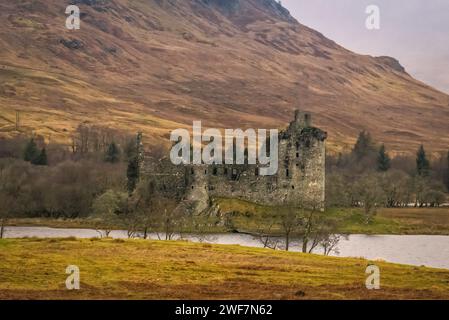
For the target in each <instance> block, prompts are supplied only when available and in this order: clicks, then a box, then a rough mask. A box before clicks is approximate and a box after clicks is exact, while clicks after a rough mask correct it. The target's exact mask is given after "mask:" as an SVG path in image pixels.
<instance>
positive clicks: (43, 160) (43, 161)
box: [31, 148, 48, 166]
mask: <svg viewBox="0 0 449 320" xmlns="http://www.w3.org/2000/svg"><path fill="white" fill-rule="evenodd" d="M31 163H32V164H34V165H37V166H46V165H48V161H47V151H46V150H45V148H42V150H41V153H40V154H39V155H38V156H37V157H36V158H34V160H31Z"/></svg>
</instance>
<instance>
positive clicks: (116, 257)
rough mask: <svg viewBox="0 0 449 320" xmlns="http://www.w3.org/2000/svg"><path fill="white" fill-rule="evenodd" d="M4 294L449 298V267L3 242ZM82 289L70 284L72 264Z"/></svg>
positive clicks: (220, 250) (249, 252)
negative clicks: (370, 278) (371, 268)
mask: <svg viewBox="0 0 449 320" xmlns="http://www.w3.org/2000/svg"><path fill="white" fill-rule="evenodd" d="M0 261H1V264H0V299H429V298H433V299H449V270H438V269H430V268H424V267H412V266H401V265H394V264H389V263H384V262H376V265H378V266H379V267H380V269H381V286H382V288H381V290H378V291H369V290H367V289H366V288H365V285H364V283H365V278H366V275H365V269H366V267H367V265H368V264H369V262H368V261H366V260H363V259H353V258H351V259H349V258H332V257H323V256H317V255H304V254H300V253H289V252H280V251H279V252H277V251H271V250H264V249H254V248H246V247H239V246H223V245H208V244H193V243H186V242H155V241H143V240H132V241H121V242H117V241H113V240H101V241H100V240H96V241H91V240H73V239H70V240H62V239H51V240H46V239H25V240H1V241H0ZM68 265H77V266H79V267H80V270H81V290H80V291H68V290H66V289H65V279H66V277H67V275H66V274H65V268H66V267H67V266H68Z"/></svg>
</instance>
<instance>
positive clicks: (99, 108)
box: [0, 0, 449, 152]
mask: <svg viewBox="0 0 449 320" xmlns="http://www.w3.org/2000/svg"><path fill="white" fill-rule="evenodd" d="M70 3H76V4H78V5H79V7H80V9H81V12H82V22H81V30H78V31H69V30H67V29H66V28H65V19H66V15H65V14H64V11H65V7H66V6H67V5H68V4H70ZM0 18H1V21H2V28H1V29H0V134H2V135H12V134H14V124H13V123H14V119H15V110H16V109H19V110H21V111H22V112H21V114H22V130H34V131H35V132H37V133H40V134H43V135H45V136H46V137H51V139H52V140H54V139H56V140H59V141H67V139H68V138H69V137H70V133H71V132H72V131H73V130H74V129H75V128H76V127H77V125H78V124H79V123H81V122H90V123H95V124H100V125H104V126H110V127H115V128H118V129H123V130H126V131H130V132H135V131H137V130H141V131H143V132H144V134H145V136H146V137H147V139H148V141H149V142H150V141H151V142H152V143H156V141H160V138H162V137H167V134H168V132H169V130H170V129H172V128H178V127H180V126H191V124H192V120H203V122H204V125H207V126H214V127H215V126H217V127H221V128H224V127H226V128H236V127H249V126H251V127H255V128H270V127H279V126H284V125H285V123H286V122H287V121H289V120H290V118H291V117H292V111H293V109H295V108H298V107H300V108H301V109H307V110H310V111H312V112H313V114H314V118H315V123H316V124H317V125H318V126H320V127H322V128H324V129H325V130H327V131H328V132H329V136H330V145H331V148H332V149H334V150H338V149H341V148H343V147H347V146H348V145H350V144H352V143H353V142H354V139H355V137H356V135H357V133H358V132H359V131H360V130H362V129H368V130H369V131H371V132H372V134H373V135H374V137H375V139H376V140H378V141H384V142H386V143H387V146H388V147H389V148H390V149H393V150H396V151H397V152H402V151H405V152H410V151H414V150H415V149H416V148H417V145H418V144H420V143H425V144H426V145H427V146H428V148H429V149H432V151H434V152H436V151H442V150H447V149H448V148H449V125H448V123H449V97H448V96H447V95H445V94H443V93H441V92H439V91H437V90H435V89H433V88H431V87H429V86H427V85H425V84H423V83H421V82H419V81H416V80H415V79H413V78H412V77H411V76H409V75H408V74H407V73H406V71H405V70H404V69H403V68H402V66H401V65H400V64H399V62H398V61H396V60H395V59H393V58H389V57H379V58H374V57H371V56H363V55H357V54H355V53H352V52H350V51H348V50H346V49H344V48H342V47H341V46H339V45H337V44H336V43H334V42H333V41H331V40H329V39H327V38H325V37H324V36H323V35H321V34H320V33H318V32H316V31H314V30H312V29H310V28H307V27H305V26H303V25H301V24H300V23H298V22H297V21H296V20H294V19H293V18H292V17H291V16H290V14H289V13H288V11H287V10H285V9H284V8H282V7H281V6H280V5H278V4H277V3H276V2H275V1H273V0H227V1H224V0H178V1H176V0H171V1H169V0H109V1H106V0H72V1H60V0H45V1H44V0H15V1H1V2H0ZM150 137H151V139H150Z"/></svg>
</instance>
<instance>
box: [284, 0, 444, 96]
mask: <svg viewBox="0 0 449 320" xmlns="http://www.w3.org/2000/svg"><path fill="white" fill-rule="evenodd" d="M282 4H283V6H284V7H286V8H287V9H289V10H290V12H291V14H292V15H293V16H294V17H296V18H297V19H298V20H299V22H300V23H302V24H305V25H307V26H309V27H311V28H313V29H316V30H318V31H320V32H321V33H323V34H324V35H325V36H327V37H328V38H330V39H332V40H334V41H336V42H337V43H339V44H340V45H342V46H344V47H346V48H347V49H350V50H352V51H355V52H358V53H362V54H370V55H374V56H380V55H388V56H392V57H395V58H397V59H398V60H399V61H400V62H401V64H402V65H403V66H404V67H405V68H406V69H407V71H408V72H409V73H410V74H412V75H413V76H414V77H415V78H417V79H419V80H422V81H424V82H426V83H428V84H430V85H432V86H434V87H435V88H438V89H440V90H442V91H445V92H446V93H449V0H338V1H337V0H282ZM369 5H377V6H378V7H379V9H380V30H368V29H367V28H366V27H365V21H366V18H367V17H368V14H366V13H365V10H366V8H367V6H369Z"/></svg>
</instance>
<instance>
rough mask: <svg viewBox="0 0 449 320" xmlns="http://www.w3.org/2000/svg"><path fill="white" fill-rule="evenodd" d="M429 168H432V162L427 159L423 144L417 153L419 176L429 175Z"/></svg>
mask: <svg viewBox="0 0 449 320" xmlns="http://www.w3.org/2000/svg"><path fill="white" fill-rule="evenodd" d="M429 170H430V162H429V160H428V159H427V156H426V151H425V150H424V146H423V145H421V146H420V147H419V150H418V152H417V153H416V171H417V173H418V175H419V176H422V177H426V176H428V175H429Z"/></svg>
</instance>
